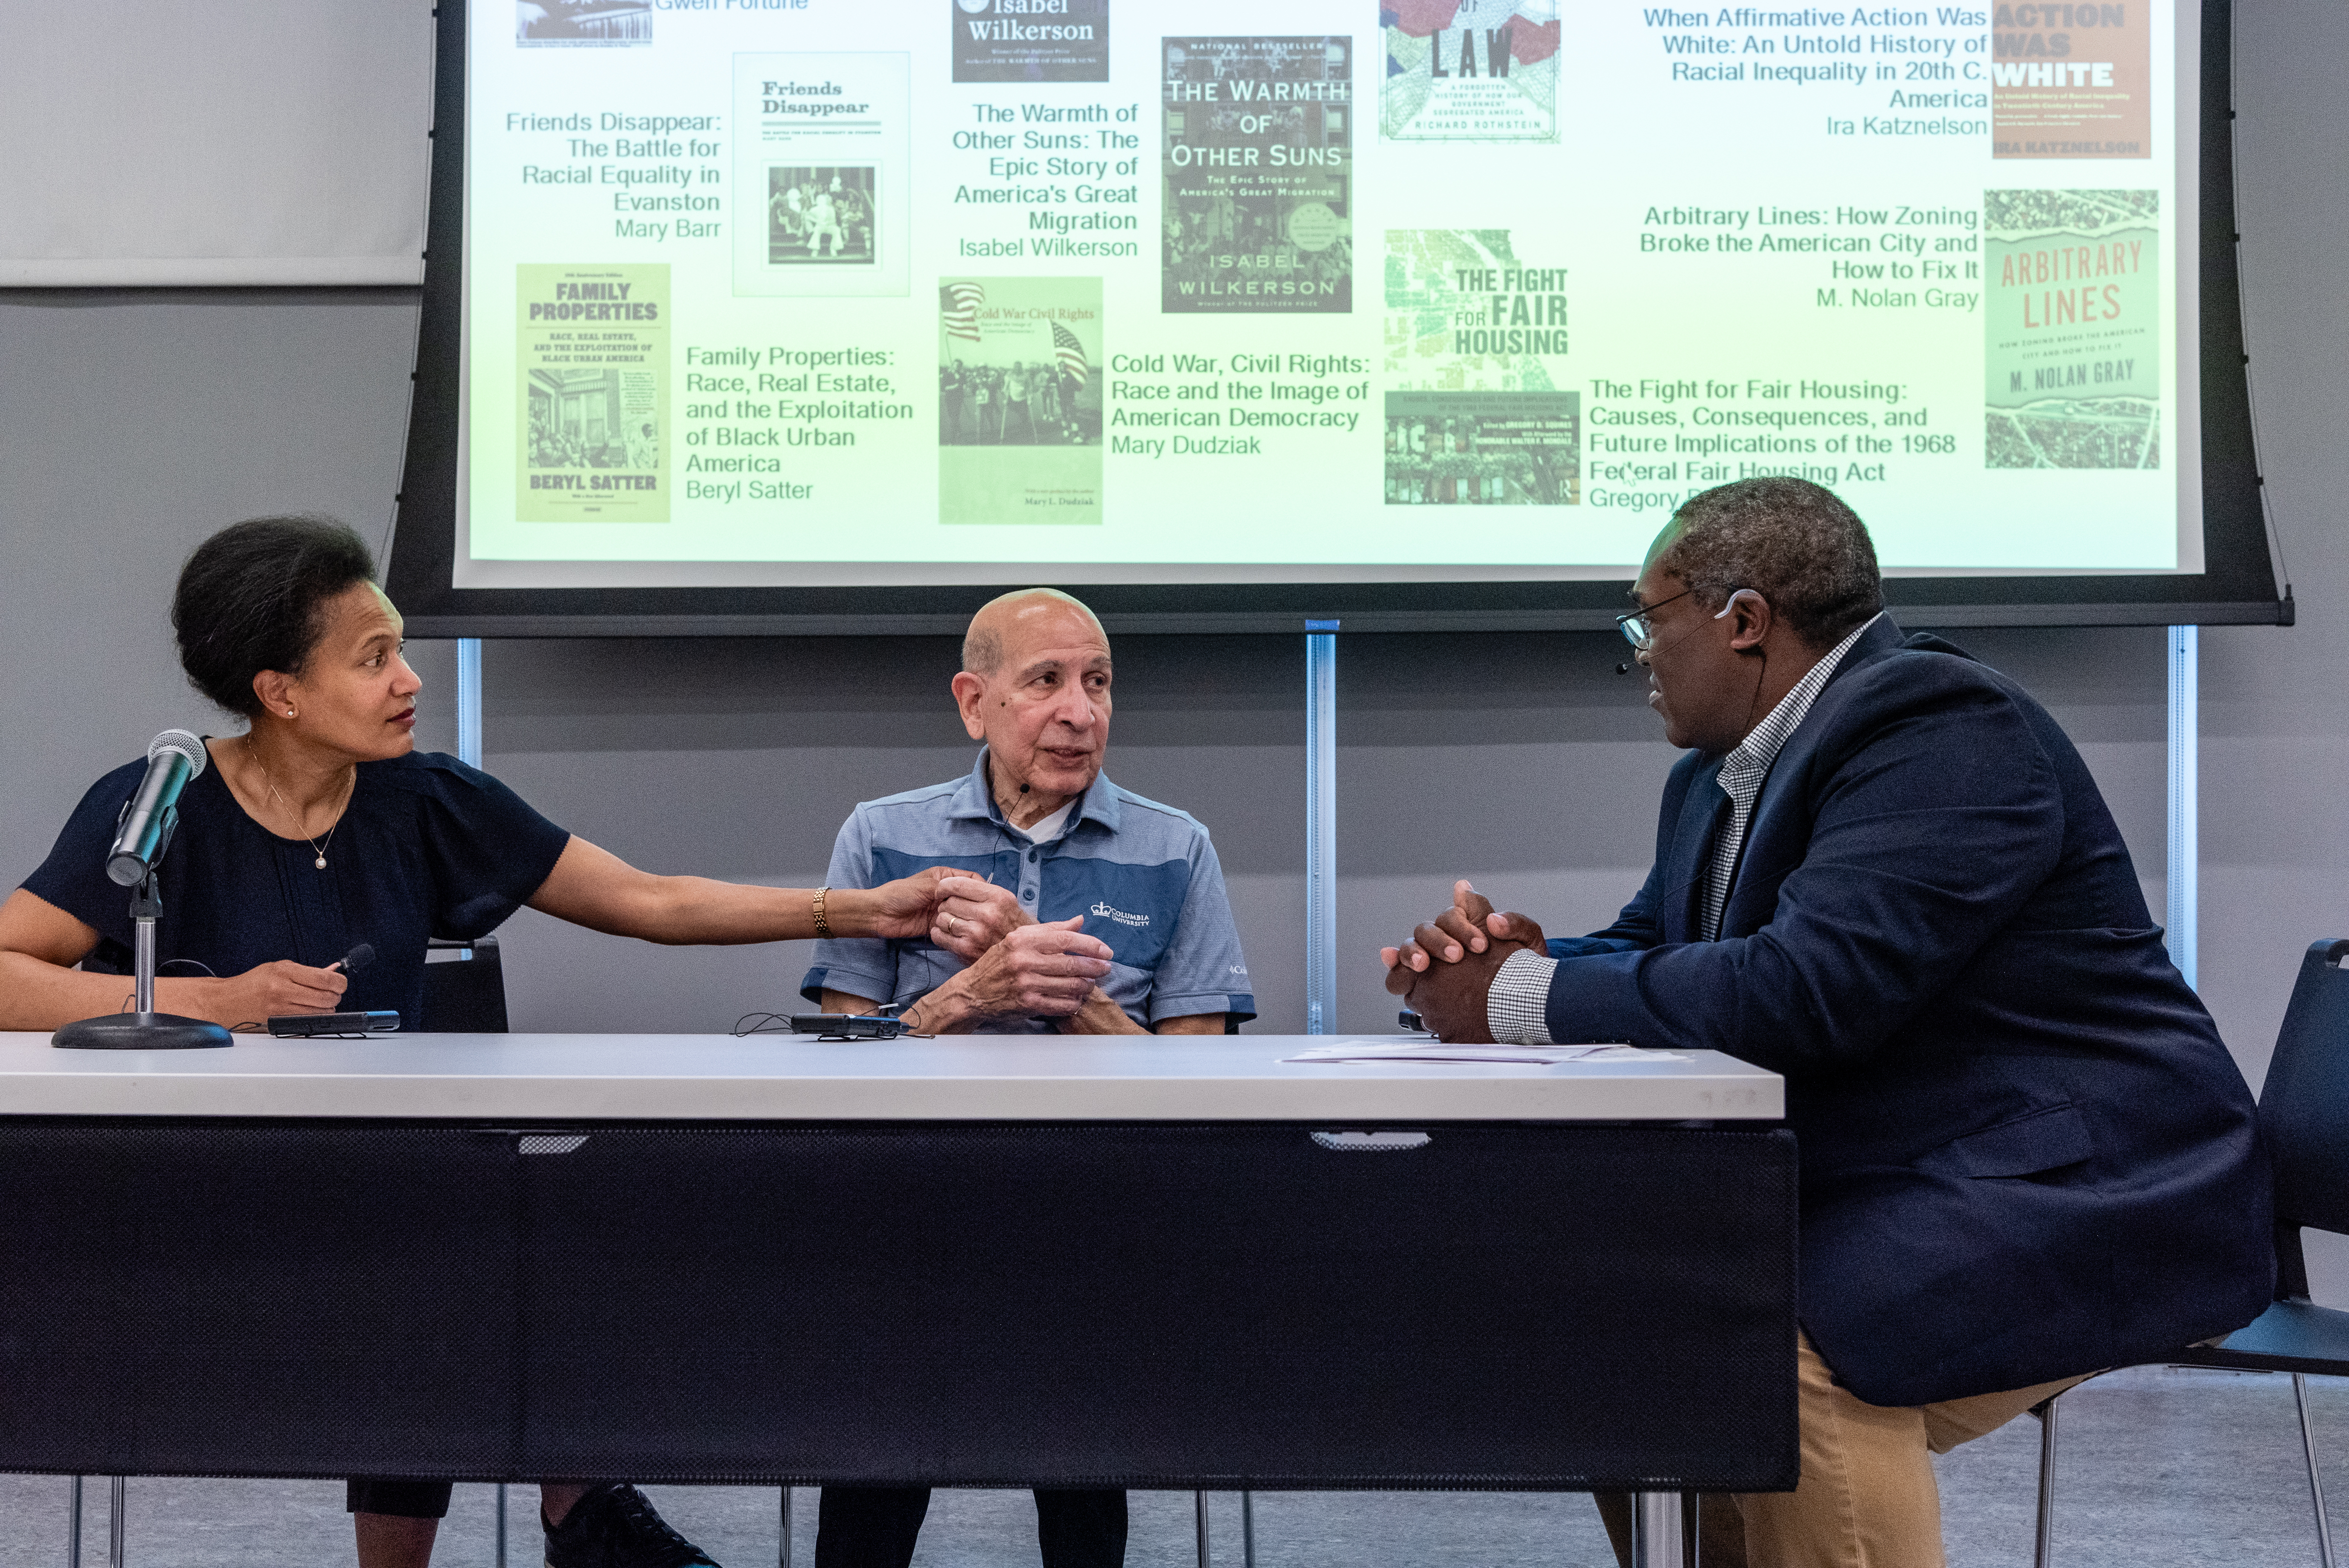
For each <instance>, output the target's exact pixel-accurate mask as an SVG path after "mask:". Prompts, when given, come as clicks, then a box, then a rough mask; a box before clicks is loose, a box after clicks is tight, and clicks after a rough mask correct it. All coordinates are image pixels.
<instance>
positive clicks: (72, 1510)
mask: <svg viewBox="0 0 2349 1568" xmlns="http://www.w3.org/2000/svg"><path fill="white" fill-rule="evenodd" d="M66 1508H67V1514H66V1568H81V1477H79V1476H76V1477H74V1478H73V1489H72V1490H71V1491H70V1492H69V1493H67V1501H66Z"/></svg>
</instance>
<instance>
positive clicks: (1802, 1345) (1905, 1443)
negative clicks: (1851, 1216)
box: [1594, 1334, 2089, 1568]
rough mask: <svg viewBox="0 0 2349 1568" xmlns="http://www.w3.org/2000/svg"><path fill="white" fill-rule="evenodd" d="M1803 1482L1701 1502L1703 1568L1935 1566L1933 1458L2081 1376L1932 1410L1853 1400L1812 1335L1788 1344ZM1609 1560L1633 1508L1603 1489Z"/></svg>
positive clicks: (1625, 1537)
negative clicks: (1792, 1360) (1796, 1389)
mask: <svg viewBox="0 0 2349 1568" xmlns="http://www.w3.org/2000/svg"><path fill="white" fill-rule="evenodd" d="M1795 1357H1796V1368H1795V1373H1796V1379H1797V1383H1798V1385H1799V1388H1800V1393H1799V1396H1798V1399H1797V1408H1798V1412H1799V1413H1798V1420H1799V1422H1800V1426H1801V1446H1802V1458H1803V1473H1802V1479H1801V1481H1800V1482H1799V1483H1798V1484H1797V1485H1796V1487H1795V1490H1793V1491H1755V1492H1743V1493H1738V1494H1734V1495H1727V1496H1723V1495H1719V1494H1715V1495H1712V1496H1708V1497H1706V1498H1704V1499H1703V1500H1702V1502H1701V1503H1700V1505H1699V1507H1698V1510H1697V1556H1698V1562H1699V1563H1700V1564H1701V1568H1942V1556H1941V1494H1940V1489H1939V1488H1937V1487H1936V1486H1935V1485H1934V1484H1933V1461H1932V1458H1931V1456H1932V1455H1934V1454H1946V1453H1948V1452H1949V1451H1950V1450H1951V1449H1954V1448H1956V1447H1957V1446H1958V1445H1959V1444H1960V1443H1966V1442H1971V1441H1972V1440H1973V1439H1974V1438H1979V1437H1981V1436H1982V1434H1984V1433H1985V1432H1994V1431H1996V1430H1997V1429H1998V1428H2001V1427H2003V1426H2005V1425H2006V1424H2007V1423H2008V1422H2009V1421H2012V1420H2013V1419H2014V1418H2015V1417H2017V1416H2020V1415H2022V1414H2023V1412H2024V1411H2026V1410H2028V1409H2030V1408H2031V1407H2033V1405H2036V1404H2038V1403H2039V1402H2040V1401H2041V1400H2043V1399H2045V1398H2048V1397H2051V1396H2053V1395H2056V1394H2061V1393H2062V1392H2063V1391H2064V1389H2066V1388H2069V1387H2071V1386H2073V1385H2074V1384H2075V1383H2079V1382H2082V1381H2084V1380H2085V1377H2086V1376H2089V1375H2088V1374H2083V1375H2082V1376H2079V1377H2064V1378H2059V1379H2057V1380H2056V1381H2055V1382H2053V1383H2042V1384H2038V1385H2036V1386H2033V1387H2030V1388H2017V1389H2014V1390H2013V1391H2011V1392H2008V1393H2004V1394H1977V1395H1975V1396H1973V1397H1971V1398H1966V1399H1947V1400H1943V1401H1942V1402H1941V1403H1940V1404H1938V1405H1917V1406H1895V1405H1869V1404H1865V1403H1862V1402H1861V1401H1860V1400H1859V1399H1858V1398H1857V1397H1855V1396H1854V1395H1853V1394H1852V1392H1851V1391H1850V1390H1849V1389H1847V1388H1839V1387H1837V1386H1836V1383H1835V1379H1834V1378H1833V1377H1832V1376H1829V1375H1828V1372H1827V1365H1826V1362H1824V1361H1822V1360H1820V1359H1819V1355H1818V1352H1817V1351H1816V1350H1813V1349H1812V1348H1811V1341H1810V1337H1809V1336H1808V1335H1807V1334H1806V1335H1803V1336H1801V1338H1800V1339H1799V1340H1798V1341H1797V1343H1796V1345H1795ZM1594 1501H1596V1502H1597V1503H1598V1504H1599V1517H1600V1518H1601V1519H1602V1520H1604V1521H1606V1525H1607V1535H1608V1539H1609V1540H1610V1541H1612V1542H1614V1544H1615V1560H1616V1561H1617V1562H1618V1563H1621V1564H1623V1565H1624V1568H1630V1561H1631V1500H1630V1497H1629V1496H1628V1495H1627V1494H1625V1493H1623V1492H1601V1493H1599V1495H1598V1496H1597V1498H1596V1499H1595V1500H1594Z"/></svg>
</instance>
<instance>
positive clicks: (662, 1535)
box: [539, 1481, 718, 1568]
mask: <svg viewBox="0 0 2349 1568" xmlns="http://www.w3.org/2000/svg"><path fill="white" fill-rule="evenodd" d="M539 1523H540V1524H541V1525H543V1526H545V1528H546V1568H689V1565H693V1564H698V1565H700V1568H718V1563H717V1560H716V1559H715V1558H713V1557H711V1556H710V1555H709V1552H704V1551H703V1550H702V1549H701V1548H700V1547H698V1546H696V1545H695V1544H694V1543H693V1542H690V1541H688V1540H687V1539H686V1538H685V1537H684V1536H682V1535H679V1534H678V1532H676V1531H674V1530H671V1529H670V1528H669V1527H668V1523H667V1521H666V1520H664V1519H662V1518H661V1516H660V1515H659V1514H658V1513H657V1512H656V1511H654V1509H653V1505H652V1504H651V1503H650V1502H649V1501H646V1498H645V1494H644V1493H642V1492H640V1491H638V1490H636V1488H634V1487H632V1486H630V1485H628V1484H627V1483H626V1482H625V1481H616V1482H614V1483H612V1484H611V1485H608V1486H598V1487H590V1488H589V1489H588V1490H587V1492H586V1494H585V1496H583V1497H581V1498H580V1500H579V1501H577V1502H574V1503H573V1504H572V1505H571V1511H570V1512H569V1513H566V1514H564V1516H563V1522H562V1523H561V1524H555V1525H548V1524H547V1523H546V1520H545V1518H544V1516H543V1515H542V1516H541V1517H540V1519H539Z"/></svg>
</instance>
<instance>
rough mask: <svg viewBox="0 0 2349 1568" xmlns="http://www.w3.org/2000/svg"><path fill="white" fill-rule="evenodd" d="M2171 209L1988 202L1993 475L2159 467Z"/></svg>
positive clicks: (1988, 440) (2114, 195)
mask: <svg viewBox="0 0 2349 1568" xmlns="http://www.w3.org/2000/svg"><path fill="white" fill-rule="evenodd" d="M2160 201H2161V193H2160V192H2158V191H1986V192H1983V193H1982V277H1983V289H1982V317H1983V323H1984V339H1983V348H1984V352H1983V357H1982V358H1983V366H1984V369H1985V371H1986V372H1987V382H1986V395H1987V400H1988V408H1987V410H1986V413H1987V419H1988V425H1987V427H1986V431H1985V438H1984V447H1983V463H1984V465H1985V466H1987V467H1990V468H2158V467H2160V466H2161V313H2162V309H2163V302H2162V291H2161V253H2160V232H2159V230H2158V226H2157V220H2158V217H2159V214H2160Z"/></svg>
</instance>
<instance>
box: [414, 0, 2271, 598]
mask: <svg viewBox="0 0 2349 1568" xmlns="http://www.w3.org/2000/svg"><path fill="white" fill-rule="evenodd" d="M2187 3H2191V0H2187ZM469 5H470V0H440V7H439V11H438V13H437V14H438V16H439V18H440V21H439V27H440V36H439V41H438V44H437V47H436V60H437V76H436V79H435V84H434V89H433V121H434V130H433V133H432V134H433V159H432V189H431V209H430V213H429V226H428V231H427V240H426V251H425V268H424V304H423V317H422V321H421V324H420V327H419V332H418V337H417V353H416V373H415V392H414V399H413V403H412V406H411V410H410V413H409V430H408V450H407V456H406V462H405V464H404V467H403V470H402V474H401V482H400V491H399V495H398V511H397V523H396V525H395V531H394V535H393V543H392V548H391V560H390V563H389V566H388V571H387V574H386V576H387V587H388V590H389V592H390V595H391V597H392V600H393V602H394V603H396V604H398V606H399V607H400V608H401V610H402V612H403V613H404V614H405V615H406V617H407V620H408V630H409V635H410V636H413V637H433V638H440V637H769V636H799V637H807V636H876V635H920V634H932V635H944V634H953V633H959V632H960V631H961V630H962V629H963V627H964V625H965V624H966V623H967V622H968V619H969V617H970V615H971V612H972V611H973V610H975V609H976V608H978V606H979V605H981V604H983V603H985V602H986V601H987V600H988V599H989V598H992V597H995V596H996V595H997V594H998V593H1000V592H1001V591H1002V585H999V584H961V585H953V586H942V587H821V588H817V587H810V588H788V587H738V588H726V587H691V588H460V587H456V586H455V585H454V580H453V579H454V568H455V560H456V545H457V510H458V498H459V495H460V490H461V487H462V486H463V483H464V475H463V473H462V472H460V463H459V450H460V448H459V440H458V433H459V432H458V409H459V381H460V377H461V375H462V373H463V355H462V345H461V336H462V305H463V297H464V294H463V291H464V252H463V237H464V213H465V190H464V179H465V142H464V138H465V35H466V19H467V14H468V10H469ZM500 15H501V16H502V13H500ZM2233 24H2234V11H2233V4H2232V0H2202V68H2201V82H2200V97H2199V104H2198V106H2197V111H2198V113H2199V117H2200V121H2201V137H2200V140H2201V171H2200V183H2199V191H2200V208H2201V232H2200V235H2199V244H2200V277H2201V302H2200V306H2201V331H2200V338H2201V361H2202V363H2201V410H2202V528H2203V565H2204V567H2205V569H2204V570H2203V571H2201V572H2199V573H2145V574H2130V573H2112V574H2097V575H2092V576H2012V577H1992V576H1899V577H1888V578H1887V579H1886V582H1885V597H1886V598H1887V600H1888V601H1889V603H1890V605H1891V606H1892V607H1893V609H1894V610H1895V612H1896V613H1898V614H1899V615H1901V617H1902V618H1904V619H1908V620H1909V621H1912V622H1915V623H1917V624H1920V625H1932V626H1937V627H1962V626H2164V625H2203V626H2222V625H2272V626H2290V625H2291V624H2292V618H2293V605H2292V596H2291V587H2290V585H2289V584H2283V586H2282V589H2281V591H2279V587H2278V585H2279V583H2280V582H2281V581H2282V579H2281V577H2280V576H2279V574H2278V572H2277V570H2276V566H2275V561H2274V557H2273V556H2272V554H2271V549H2270V544H2269V535H2268V530H2267V526H2266V518H2265V512H2264V508H2263V507H2262V504H2261V494H2260V485H2261V479H2260V474H2259V462H2258V454H2257V451H2256V447H2255V443H2254V440H2253V435H2252V429H2251V390H2250V385H2249V382H2248V380H2247V378H2246V366H2247V365H2248V364H2249V362H2250V357H2249V355H2248V354H2246V352H2245V351H2244V346H2243V317H2242V294H2241V287H2240V276H2239V272H2238V264H2237V238H2238V236H2237V234H2236V228H2235V151H2234V119H2235V115H2234V110H2233V108H2232V99H2233V75H2234V71H2233V42H2234V39H2233V32H2234V26H2233ZM1068 586H1069V587H1073V588H1075V589H1076V591H1077V592H1078V593H1079V594H1080V596H1081V597H1082V598H1083V599H1084V600H1085V602H1086V603H1087V604H1089V605H1091V606H1092V607H1093V608H1094V609H1095V610H1096V611H1097V612H1099V614H1100V615H1101V617H1102V621H1103V623H1104V624H1105V625H1106V626H1107V627H1108V628H1110V629H1111V630H1112V631H1116V632H1126V633H1142V632H1232V633H1251V632H1253V633H1261V632H1275V631H1300V630H1302V629H1303V623H1304V621H1305V620H1306V619H1307V618H1314V619H1339V620H1342V622H1343V625H1344V629H1345V630H1347V631H1398V632H1400V631H1479V630H1481V631H1591V630H1606V629H1609V628H1611V627H1612V626H1613V624H1614V617H1615V616H1616V615H1617V614H1619V613H1620V612H1621V611H1622V610H1623V609H1624V608H1625V607H1626V598H1625V595H1626V591H1627V590H1628V589H1629V587H1630V584H1629V582H1627V581H1624V580H1620V579H1617V580H1611V581H1610V580H1603V579H1596V580H1575V581H1525V582H1489V581H1487V582H1433V581H1431V582H1423V583H1365V582H1353V583H1330V584H1314V583H1261V584H1200V583H1152V584H1100V583H1087V584H1071V585H1068Z"/></svg>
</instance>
